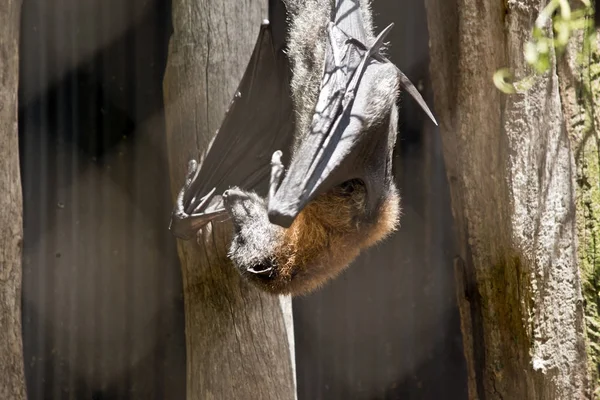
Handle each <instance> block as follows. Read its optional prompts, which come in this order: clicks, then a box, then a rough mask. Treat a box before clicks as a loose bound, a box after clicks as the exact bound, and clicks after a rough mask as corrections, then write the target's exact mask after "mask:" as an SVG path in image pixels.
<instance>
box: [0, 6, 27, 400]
mask: <svg viewBox="0 0 600 400" xmlns="http://www.w3.org/2000/svg"><path fill="white" fill-rule="evenodd" d="M20 22H21V1H20V0H8V1H6V2H4V3H3V5H2V6H1V7H0V210H1V211H0V398H2V399H14V400H20V399H25V377H24V373H23V344H22V339H21V276H22V273H21V248H22V241H23V214H22V210H23V204H22V203H23V202H22V196H21V176H20V172H19V146H18V131H17V88H18V84H19V26H20Z"/></svg>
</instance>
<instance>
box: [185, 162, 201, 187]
mask: <svg viewBox="0 0 600 400" xmlns="http://www.w3.org/2000/svg"><path fill="white" fill-rule="evenodd" d="M197 170H198V161H196V160H190V161H188V170H187V174H186V175H185V180H186V184H187V185H188V186H189V185H190V183H191V182H192V180H193V179H194V175H195V174H196V171H197Z"/></svg>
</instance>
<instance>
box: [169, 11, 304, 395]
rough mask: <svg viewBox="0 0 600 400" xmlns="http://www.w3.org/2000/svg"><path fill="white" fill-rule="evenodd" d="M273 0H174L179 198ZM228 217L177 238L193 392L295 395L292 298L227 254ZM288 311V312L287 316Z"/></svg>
mask: <svg viewBox="0 0 600 400" xmlns="http://www.w3.org/2000/svg"><path fill="white" fill-rule="evenodd" d="M266 16H267V9H266V2H264V1H262V2H210V1H207V0H202V1H191V0H176V1H173V28H174V33H173V35H172V37H171V41H170V45H169V58H168V63H167V69H166V74H165V78H164V96H165V107H166V111H165V112H166V124H167V141H168V146H169V162H170V174H171V192H172V195H173V198H175V195H176V193H177V192H178V191H179V189H180V188H181V186H182V184H183V179H184V177H185V172H186V169H187V162H188V160H189V159H192V158H195V159H198V158H200V159H201V158H202V155H203V154H204V152H205V151H206V150H207V148H208V145H209V142H210V140H211V139H212V137H213V135H214V134H215V132H216V130H217V129H218V127H219V125H220V123H221V121H222V119H223V116H224V114H225V110H226V107H227V105H228V104H229V102H230V101H231V99H232V96H233V94H234V93H235V90H236V88H237V85H238V83H239V80H240V79H241V77H242V74H243V72H244V69H245V68H246V66H247V63H248V60H249V58H250V55H251V52H252V49H253V47H254V43H255V40H256V38H257V35H258V31H259V27H260V23H261V21H262V19H263V18H265V17H266ZM229 241H230V227H229V226H225V225H224V224H221V225H217V226H215V227H214V230H212V231H209V230H205V232H204V235H203V237H201V238H200V239H199V243H201V245H200V246H199V245H198V244H196V243H195V242H194V241H190V242H179V246H178V250H179V256H180V260H181V264H182V273H183V284H184V288H183V289H184V297H185V299H184V300H185V318H186V342H187V398H188V399H202V400H204V399H293V398H295V383H294V372H293V368H294V364H293V360H294V357H293V350H291V349H293V343H291V341H290V338H291V337H293V336H292V335H293V330H292V326H291V318H289V312H290V310H291V302H289V299H287V301H286V299H283V298H281V299H280V298H278V297H274V296H270V295H266V294H264V293H262V292H259V291H258V290H257V289H255V288H254V287H253V286H250V285H249V284H247V283H246V282H245V281H243V280H242V279H241V278H240V276H239V273H238V272H237V271H235V270H234V268H233V266H232V265H231V264H230V263H229V261H228V260H227V258H226V251H227V248H228V247H229ZM284 315H287V318H284Z"/></svg>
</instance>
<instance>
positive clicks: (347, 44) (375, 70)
mask: <svg viewBox="0 0 600 400" xmlns="http://www.w3.org/2000/svg"><path fill="white" fill-rule="evenodd" d="M371 25H372V23H371V14H370V9H369V5H368V4H367V2H366V0H360V1H359V0H335V1H334V0H295V1H294V0H270V1H269V21H265V22H263V24H262V26H261V30H260V33H259V37H258V40H257V43H256V46H255V48H254V52H253V53H252V57H251V59H250V62H249V64H248V67H247V69H246V72H245V74H244V76H243V78H242V81H241V83H240V85H239V87H238V90H237V92H236V94H235V96H234V99H233V101H232V103H231V104H230V107H229V109H228V111H227V114H226V115H225V119H224V121H223V123H222V125H221V128H220V129H219V132H218V133H217V135H216V137H215V138H214V140H213V142H212V143H211V147H210V149H209V151H208V153H207V154H206V157H205V159H204V161H203V163H202V166H198V164H197V163H196V161H194V160H192V161H191V162H190V164H189V171H188V175H187V178H186V182H185V184H184V186H183V188H182V189H181V192H180V193H179V196H178V198H177V203H176V205H175V209H174V211H173V214H172V217H171V227H170V229H171V231H172V232H173V234H174V235H175V236H177V237H179V238H182V239H186V240H187V239H191V238H193V237H194V236H195V235H196V234H197V233H198V231H199V230H201V229H202V228H203V227H204V226H205V225H206V224H208V223H209V222H213V223H218V221H222V220H223V219H224V218H230V219H231V222H232V224H233V238H232V242H231V246H230V249H229V253H228V256H229V258H230V259H231V260H232V261H233V264H234V265H235V266H236V267H237V269H238V270H239V271H240V273H241V274H242V276H244V277H246V278H247V279H248V280H249V281H251V282H252V283H254V284H255V285H257V286H258V287H260V288H261V289H263V290H265V291H267V292H271V293H276V294H281V293H287V294H293V295H297V294H303V293H308V292H310V291H312V290H314V289H315V288H317V287H319V286H321V285H322V284H323V283H325V282H326V281H327V280H329V279H331V278H332V277H334V276H336V275H337V274H338V273H339V272H340V271H342V270H343V269H344V268H345V267H346V266H347V265H349V264H350V263H351V262H352V261H353V260H354V259H355V258H356V257H357V256H358V254H359V253H360V251H361V250H363V249H366V248H368V247H370V246H372V245H373V244H375V243H376V242H378V241H380V240H382V239H384V238H385V237H386V236H388V235H389V234H390V233H392V232H393V231H394V230H395V229H396V227H397V225H398V220H399V215H400V197H399V195H398V190H397V188H396V185H395V183H394V178H393V175H392V154H393V149H394V145H395V142H396V135H397V120H398V110H397V105H396V103H397V100H398V96H399V90H400V87H403V88H404V89H405V90H406V91H407V92H408V93H409V94H411V95H412V96H413V98H415V100H416V101H417V102H418V103H419V104H420V105H421V107H422V108H423V109H424V110H425V112H426V113H427V114H428V115H429V117H430V118H431V119H432V120H433V122H434V123H435V119H434V118H433V115H432V114H431V112H430V111H429V108H428V107H427V105H426V104H425V102H424V100H423V98H422V97H421V95H420V94H419V92H418V91H417V90H416V89H415V87H414V86H413V85H412V84H411V83H410V81H409V80H408V78H406V76H405V75H404V74H403V73H402V72H401V71H400V70H398V68H396V66H394V65H393V64H392V63H391V62H390V61H389V60H388V59H386V58H385V57H384V56H383V55H382V53H381V51H380V50H381V48H382V45H383V41H384V39H385V37H386V35H387V34H388V32H389V31H390V29H391V27H392V26H391V25H390V26H388V27H387V28H385V29H384V30H383V31H382V32H381V33H380V34H379V36H377V37H375V36H374V35H373V33H372V28H371ZM290 150H291V157H289V160H282V158H284V157H285V156H286V154H285V152H286V151H290ZM284 161H286V162H284ZM285 165H287V168H285Z"/></svg>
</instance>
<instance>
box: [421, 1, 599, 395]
mask: <svg viewBox="0 0 600 400" xmlns="http://www.w3.org/2000/svg"><path fill="white" fill-rule="evenodd" d="M425 2H426V7H427V18H428V25H429V32H430V48H431V65H430V70H431V76H432V82H433V89H434V99H435V100H434V102H435V110H436V113H437V116H438V118H439V121H440V131H441V132H440V134H441V135H442V141H443V152H444V160H445V163H446V169H447V178H448V181H449V185H450V191H451V199H452V209H453V214H454V218H455V222H456V229H457V237H458V243H459V254H458V256H457V259H456V263H455V270H456V279H457V281H458V282H457V283H458V285H457V287H458V291H457V295H458V303H459V308H460V313H461V320H462V324H461V325H462V331H463V338H464V340H463V344H464V353H465V357H466V360H467V367H468V375H469V396H470V398H471V399H580V398H584V397H585V396H587V395H589V392H588V382H587V369H586V352H585V339H584V323H583V302H582V295H581V284H580V274H579V270H578V265H577V242H576V239H577V235H576V224H575V187H576V183H575V177H576V170H575V163H574V157H573V153H572V149H571V145H570V142H569V137H568V135H567V131H566V129H565V121H564V117H563V113H562V109H561V99H560V95H559V85H558V77H557V71H556V64H555V62H556V61H555V59H554V57H553V65H552V68H551V70H550V72H548V73H546V74H545V75H544V76H543V77H542V78H541V79H539V80H538V81H536V83H535V85H534V86H533V87H532V88H531V89H530V90H529V91H527V92H525V93H518V94H514V95H505V94H502V93H501V92H500V91H499V90H497V89H496V88H495V87H494V85H493V81H492V76H493V74H494V72H495V71H496V70H498V69H499V68H502V67H505V66H508V67H509V68H511V70H513V71H515V75H516V76H517V77H523V76H525V75H526V74H527V73H528V72H529V71H527V70H526V63H525V61H524V56H523V45H524V43H525V42H526V40H527V39H528V38H529V35H530V33H531V31H532V28H533V23H534V21H535V19H536V17H537V15H538V14H539V11H540V9H541V7H543V5H544V4H545V2H544V1H540V0H514V1H510V2H503V1H495V0H494V1H492V0H482V1H477V2H472V1H466V0H426V1H425Z"/></svg>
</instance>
